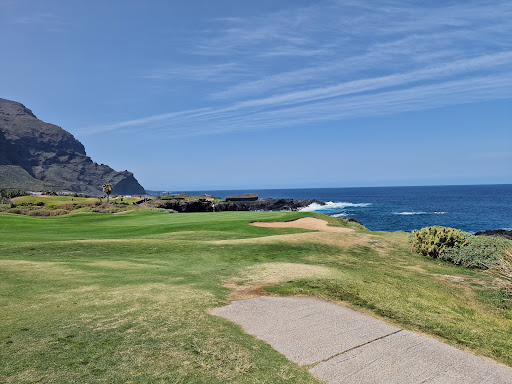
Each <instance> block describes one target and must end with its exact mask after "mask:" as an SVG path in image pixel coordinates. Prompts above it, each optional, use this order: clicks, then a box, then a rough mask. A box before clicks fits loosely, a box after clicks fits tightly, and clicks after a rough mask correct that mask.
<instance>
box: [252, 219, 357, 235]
mask: <svg viewBox="0 0 512 384" xmlns="http://www.w3.org/2000/svg"><path fill="white" fill-rule="evenodd" d="M250 225H253V226H255V227H266V228H301V229H310V230H312V231H326V232H354V230H353V229H351V228H343V227H332V226H330V225H329V224H328V223H327V221H325V220H321V219H316V218H314V217H303V218H301V219H297V220H293V221H275V222H263V221H258V222H254V223H250Z"/></svg>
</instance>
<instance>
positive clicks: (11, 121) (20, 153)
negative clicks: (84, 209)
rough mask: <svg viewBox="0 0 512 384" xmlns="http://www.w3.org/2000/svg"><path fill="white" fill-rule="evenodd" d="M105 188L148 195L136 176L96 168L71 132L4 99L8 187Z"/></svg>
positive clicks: (2, 175)
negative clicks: (107, 186)
mask: <svg viewBox="0 0 512 384" xmlns="http://www.w3.org/2000/svg"><path fill="white" fill-rule="evenodd" d="M105 183H111V184H112V185H113V187H114V193H117V194H122V195H134V194H144V193H145V190H144V188H143V187H142V186H141V185H140V184H139V182H138V181H137V180H136V179H135V177H134V175H133V173H131V172H129V171H121V172H117V171H115V170H114V169H112V168H111V167H109V166H108V165H104V164H97V163H95V162H94V161H93V160H92V159H91V158H90V157H89V156H87V153H86V151H85V147H84V146H83V144H82V143H81V142H80V141H78V140H77V139H76V138H75V137H74V136H73V135H72V134H71V133H69V132H68V131H66V130H64V129H62V128H61V127H59V126H57V125H54V124H50V123H46V122H43V121H41V120H39V119H38V118H37V117H36V115H35V114H34V113H33V112H32V111H31V110H30V109H28V108H27V107H25V106H24V105H23V104H21V103H19V102H16V101H12V100H7V99H2V98H0V185H1V186H2V187H4V188H22V189H29V190H34V189H39V190H42V189H52V190H57V191H69V192H77V193H87V194H96V195H98V194H102V190H101V186H102V185H103V184H105Z"/></svg>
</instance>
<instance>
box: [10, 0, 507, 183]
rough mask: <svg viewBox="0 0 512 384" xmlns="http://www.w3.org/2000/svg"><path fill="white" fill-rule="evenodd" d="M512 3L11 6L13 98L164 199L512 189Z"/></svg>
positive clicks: (19, 2)
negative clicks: (311, 190)
mask: <svg viewBox="0 0 512 384" xmlns="http://www.w3.org/2000/svg"><path fill="white" fill-rule="evenodd" d="M510 20H512V3H511V2H510V1H499V0H498V1H492V2H487V1H432V2H424V1H417V2H414V1H371V2H363V1H314V2H313V1H264V0H263V1H261V0H260V1H251V2H249V1H237V0H231V1H222V0H220V1H219V0H216V1H206V0H204V1H181V0H176V1H151V2H142V1H126V0H123V1H94V0H91V1H86V2H78V1H52V0H46V1H44V2H43V1H24V0H0V46H1V47H2V48H1V49H2V58H1V60H0V97H3V98H7V99H12V100H16V101H20V102H22V103H24V104H25V105H26V106H27V107H29V108H31V109H32V110H33V111H34V113H35V114H36V115H37V116H38V117H39V118H40V119H42V120H44V121H47V122H51V123H54V124H57V125H60V126H62V127H63V128H64V129H66V130H68V131H70V132H71V133H73V134H74V135H75V137H77V138H78V139H79V140H80V141H82V142H83V143H84V145H85V147H86V149H87V153H88V155H90V156H91V157H92V158H93V160H95V161H96V162H98V163H105V164H108V165H110V166H112V167H113V168H114V169H116V170H124V169H129V170H130V171H132V172H134V173H135V176H136V178H137V179H138V180H139V181H140V182H141V184H142V185H143V186H144V187H145V188H147V189H169V190H191V189H230V188H280V187H282V188H285V187H290V188H294V187H345V186H377V185H379V186H385V185H437V184H487V183H512V100H511V99H512V23H511V22H510Z"/></svg>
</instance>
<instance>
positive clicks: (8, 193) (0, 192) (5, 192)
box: [0, 189, 28, 199]
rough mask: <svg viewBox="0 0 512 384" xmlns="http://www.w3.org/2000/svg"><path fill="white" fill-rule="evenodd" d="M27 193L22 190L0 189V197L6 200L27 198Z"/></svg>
mask: <svg viewBox="0 0 512 384" xmlns="http://www.w3.org/2000/svg"><path fill="white" fill-rule="evenodd" d="M27 195H28V193H27V192H25V191H24V190H23V189H0V196H1V197H5V198H7V199H13V198H15V197H19V196H27Z"/></svg>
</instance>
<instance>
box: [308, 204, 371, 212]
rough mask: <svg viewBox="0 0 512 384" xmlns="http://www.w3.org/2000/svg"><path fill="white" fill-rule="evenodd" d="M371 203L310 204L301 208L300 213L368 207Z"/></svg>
mask: <svg viewBox="0 0 512 384" xmlns="http://www.w3.org/2000/svg"><path fill="white" fill-rule="evenodd" d="M370 205H372V203H345V202H334V201H328V202H327V203H325V205H321V204H318V203H312V204H310V205H308V206H307V207H304V208H301V209H300V211H301V212H316V211H323V212H325V211H339V210H341V209H344V208H352V207H369V206H370Z"/></svg>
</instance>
